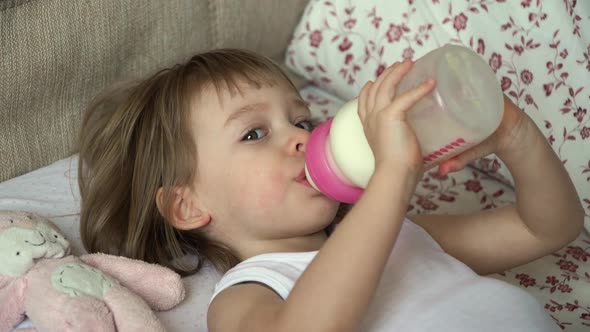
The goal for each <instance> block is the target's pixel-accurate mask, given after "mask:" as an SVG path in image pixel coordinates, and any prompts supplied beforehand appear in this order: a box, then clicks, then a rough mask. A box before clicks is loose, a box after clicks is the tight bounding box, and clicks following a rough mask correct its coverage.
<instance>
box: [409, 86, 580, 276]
mask: <svg viewBox="0 0 590 332" xmlns="http://www.w3.org/2000/svg"><path fill="white" fill-rule="evenodd" d="M506 123H512V124H513V126H511V128H512V129H514V128H516V130H512V129H511V130H507V131H505V132H502V130H500V131H499V133H497V134H498V135H499V136H498V137H496V138H495V139H496V142H497V144H496V147H495V148H494V149H493V151H483V150H486V147H485V144H484V145H482V147H481V149H482V151H477V149H475V150H473V151H471V152H470V153H467V154H465V155H463V156H461V157H460V158H461V159H463V160H461V161H460V163H461V164H465V163H467V162H468V161H470V160H473V159H476V158H478V157H481V156H483V155H485V154H488V153H490V152H496V154H497V155H498V157H500V158H501V159H502V160H503V161H504V162H505V163H506V165H507V166H508V169H509V170H510V172H511V174H512V175H513V177H514V181H515V188H516V204H515V205H512V206H508V207H504V208H499V209H495V210H487V211H482V212H479V213H475V214H469V215H461V216H450V215H445V216H443V215H436V216H435V215H419V216H415V217H410V219H412V220H413V221H414V222H416V223H417V224H420V225H421V226H422V227H424V228H425V229H426V230H427V231H428V232H429V233H430V235H432V237H433V238H434V239H435V240H436V241H438V242H439V244H440V245H441V247H442V248H443V249H445V251H447V252H448V253H449V254H451V255H453V256H455V257H456V258H458V259H459V260H461V261H463V262H464V263H466V264H467V265H469V266H470V267H471V268H472V269H473V270H475V271H476V272H478V273H480V274H489V273H493V272H500V271H504V270H506V269H509V268H511V267H514V266H518V265H521V264H525V263H527V262H530V261H532V260H535V259H537V258H539V257H542V256H544V255H547V254H549V253H551V252H554V251H556V250H558V249H560V248H562V247H563V246H565V245H566V244H568V243H570V242H571V241H573V240H574V239H575V238H576V237H577V236H578V235H579V234H580V232H581V231H582V227H583V222H584V210H583V208H582V206H581V205H580V200H579V197H578V195H577V193H576V190H575V187H574V186H573V184H572V182H571V180H570V177H569V176H568V174H567V172H566V170H565V168H564V167H563V165H562V163H561V161H560V160H559V158H558V157H557V155H556V154H555V153H554V152H553V150H552V148H551V146H550V145H549V144H548V143H547V141H546V139H545V137H544V136H543V134H542V133H541V131H540V130H539V129H538V128H537V126H536V125H535V124H534V122H533V121H532V120H531V119H530V118H529V117H528V116H527V115H526V114H525V113H524V112H522V111H520V110H519V109H518V108H517V107H516V106H515V105H514V104H513V103H512V102H510V100H508V99H507V98H506V99H505V115H504V119H503V124H506ZM470 154H471V155H470Z"/></svg>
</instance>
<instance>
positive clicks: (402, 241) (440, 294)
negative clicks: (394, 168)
mask: <svg viewBox="0 0 590 332" xmlns="http://www.w3.org/2000/svg"><path fill="white" fill-rule="evenodd" d="M316 253H317V251H313V252H293V253H271V254H263V255H258V256H255V257H252V258H249V259H247V260H245V261H243V262H241V263H240V264H238V265H236V266H235V267H234V268H232V269H231V270H229V271H228V272H227V273H225V275H224V276H223V277H222V278H221V280H220V281H219V282H218V283H217V285H216V286H215V291H214V293H213V296H212V298H211V300H213V298H215V296H217V295H218V294H219V293H220V292H221V291H223V290H224V289H226V288H228V287H230V286H233V285H236V284H240V283H245V282H259V283H261V284H264V285H266V286H268V287H269V288H271V289H273V290H274V291H275V292H276V293H277V294H278V295H279V296H280V297H281V298H283V299H287V297H288V296H289V293H290V292H291V289H293V286H294V285H295V283H296V282H297V279H299V277H300V276H301V274H302V273H303V271H304V270H305V268H306V267H307V266H308V265H309V263H310V262H311V261H312V260H313V258H314V257H315V255H316ZM359 282H362V281H359ZM335 319H336V318H335ZM360 330H361V331H404V332H412V331H453V332H456V331H469V332H473V331H478V332H481V331H489V332H497V331H502V332H507V331H515V332H516V331H518V332H523V331H535V332H544V331H560V330H559V328H558V326H557V324H555V323H554V322H553V320H552V319H551V317H550V316H549V315H548V314H547V313H546V312H545V310H544V309H543V307H542V306H541V305H540V304H539V303H538V302H537V300H536V299H535V298H534V297H532V296H531V295H530V294H529V293H527V292H526V291H524V290H523V289H520V288H518V287H516V286H513V285H510V284H508V283H506V282H503V281H500V280H496V279H492V278H489V277H482V276H479V275H477V274H476V273H475V272H474V271H473V270H471V269H470V268H469V267H467V266H466V265H465V264H463V263H462V262H460V261H459V260H457V259H455V258H454V257H452V256H450V255H448V254H447V253H445V252H444V251H443V250H442V248H441V247H440V246H439V245H438V243H437V242H436V241H434V239H433V238H432V237H431V236H430V235H429V234H428V233H427V232H426V231H425V230H424V229H422V228H421V227H420V226H418V225H416V224H414V223H413V222H411V221H410V220H408V219H406V220H404V223H403V226H402V229H401V232H400V234H399V237H398V239H397V241H396V243H395V246H394V249H393V251H392V253H391V255H390V257H389V260H388V262H387V265H386V267H385V270H384V272H383V276H382V278H381V281H380V283H379V286H378V288H377V291H376V295H375V297H374V298H373V301H372V303H371V305H370V307H369V310H368V313H367V315H366V317H365V318H364V320H363V322H362V324H361V329H360Z"/></svg>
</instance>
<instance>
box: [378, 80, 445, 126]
mask: <svg viewBox="0 0 590 332" xmlns="http://www.w3.org/2000/svg"><path fill="white" fill-rule="evenodd" d="M435 85H436V83H435V81H434V80H432V79H431V80H427V81H425V82H423V83H422V84H420V85H418V86H417V87H415V88H413V89H410V90H408V91H406V92H404V93H403V94H401V95H399V96H397V97H396V98H395V99H394V101H393V103H391V105H390V106H389V107H388V108H387V109H386V111H387V112H391V113H394V114H395V115H394V114H392V116H393V117H396V118H398V117H399V118H401V119H406V113H407V112H408V111H409V110H410V109H411V108H412V106H414V105H415V104H416V103H417V102H418V101H419V100H420V99H422V98H423V97H424V96H427V95H428V94H430V93H431V92H432V90H433V89H434V86H435Z"/></svg>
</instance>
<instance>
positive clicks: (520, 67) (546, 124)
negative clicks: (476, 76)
mask: <svg viewBox="0 0 590 332" xmlns="http://www.w3.org/2000/svg"><path fill="white" fill-rule="evenodd" d="M446 43H457V44H463V45H466V46H469V47H471V48H472V49H473V50H475V51H476V52H477V53H479V54H480V55H481V56H482V57H483V58H484V59H485V60H486V62H488V64H489V65H490V67H491V68H492V69H493V70H494V71H495V73H496V77H497V79H498V82H499V83H500V84H501V86H502V89H503V91H504V93H505V94H507V95H508V96H510V98H511V99H512V100H513V101H514V102H515V103H516V104H517V105H518V106H519V107H520V108H521V109H523V110H524V111H525V112H526V113H527V114H528V115H529V116H531V118H532V119H533V120H534V121H535V123H536V124H537V126H538V127H539V128H540V129H541V130H542V131H543V133H544V135H545V137H546V138H547V140H548V141H549V142H550V143H551V145H552V146H553V148H554V150H555V152H556V154H557V155H558V156H559V157H560V158H561V160H562V161H563V163H564V165H565V167H566V169H567V170H568V172H569V174H570V176H571V178H572V180H573V182H574V184H575V186H576V189H577V191H578V193H579V196H580V199H581V200H582V203H583V205H584V207H585V209H586V219H585V220H586V228H587V229H588V230H590V114H588V105H589V97H590V88H589V87H590V6H588V4H587V2H586V1H575V0H563V1H540V0H521V1H505V0H477V1H475V0H463V1H451V0H424V1H415V0H404V1H389V0H373V1H325V0H312V1H311V2H310V3H309V5H308V6H307V8H306V10H305V12H304V15H303V17H302V20H301V22H300V23H299V25H298V27H297V28H296V30H295V32H294V34H293V38H292V40H291V43H290V45H289V47H288V50H287V56H286V62H287V64H288V66H289V67H290V68H291V69H293V70H294V71H296V72H298V73H299V74H301V75H303V76H304V77H306V78H308V79H310V80H312V81H313V82H314V83H315V84H316V85H317V86H319V87H321V88H322V89H324V90H326V91H328V92H332V93H333V94H335V95H337V96H339V97H340V98H342V99H344V100H350V99H352V98H354V97H356V96H357V95H358V93H359V91H360V89H361V87H362V85H363V84H364V83H365V82H366V81H368V80H370V79H375V77H376V76H377V75H378V74H379V73H380V72H381V71H383V70H384V68H385V67H386V66H388V65H390V64H391V63H393V62H395V61H399V60H402V59H403V58H406V57H408V58H414V59H416V58H418V57H420V56H422V55H424V54H425V53H427V52H428V51H430V50H432V49H434V48H436V47H439V46H442V45H444V44H446ZM474 165H475V166H476V167H478V168H479V169H482V170H485V171H486V172H488V173H489V174H490V175H492V176H494V177H495V178H497V179H500V180H501V181H504V182H505V183H507V184H510V185H512V178H511V176H510V174H509V172H508V170H507V169H506V167H505V165H504V164H503V163H502V162H501V161H500V160H499V159H498V158H496V157H495V156H494V155H492V156H490V157H488V158H484V159H482V160H481V161H479V162H476V163H474Z"/></svg>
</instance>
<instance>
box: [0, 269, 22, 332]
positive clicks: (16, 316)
mask: <svg viewBox="0 0 590 332" xmlns="http://www.w3.org/2000/svg"><path fill="white" fill-rule="evenodd" d="M25 286H26V281H25V280H17V279H16V278H13V277H8V276H0V331H8V330H10V329H11V328H12V327H13V326H15V325H16V324H18V323H19V322H20V321H22V320H23V319H24V312H25V309H24V305H25V296H24V291H25Z"/></svg>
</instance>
